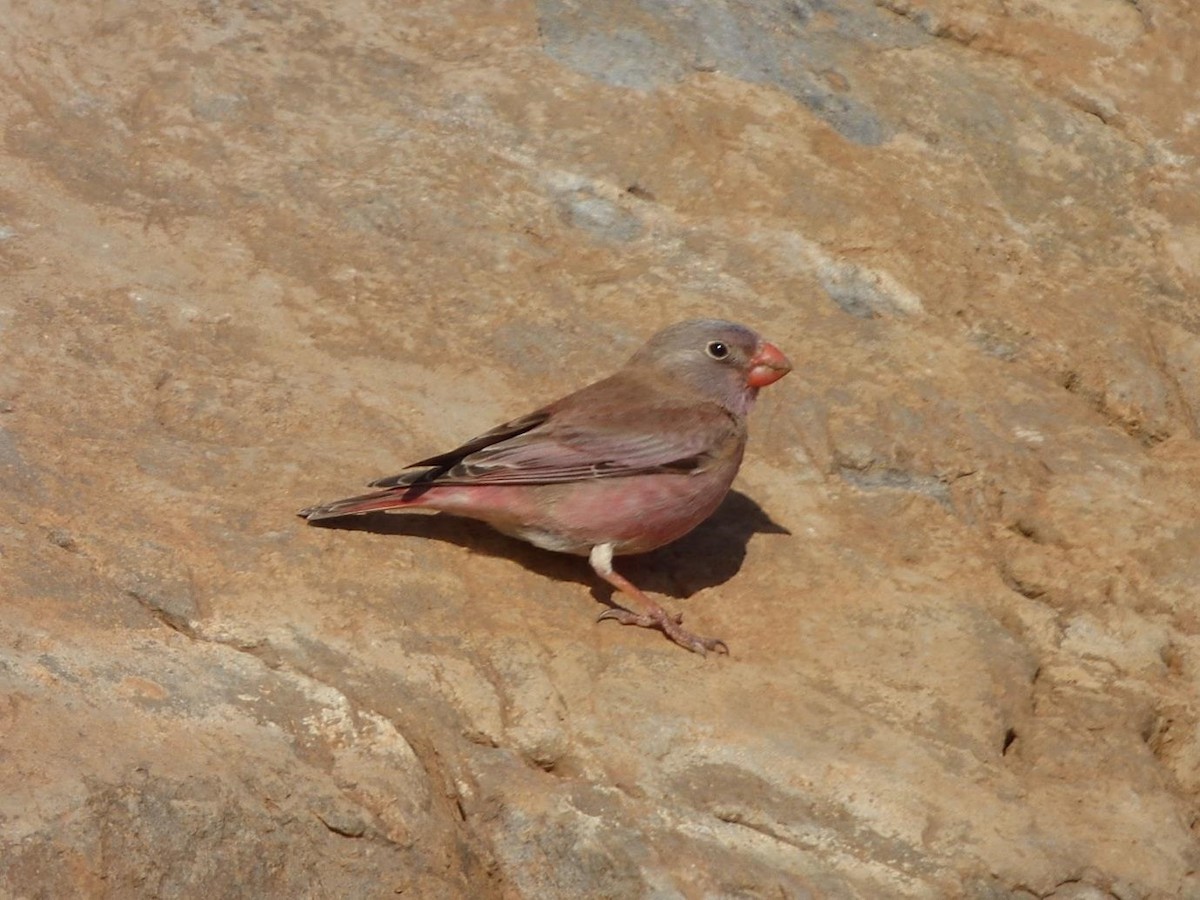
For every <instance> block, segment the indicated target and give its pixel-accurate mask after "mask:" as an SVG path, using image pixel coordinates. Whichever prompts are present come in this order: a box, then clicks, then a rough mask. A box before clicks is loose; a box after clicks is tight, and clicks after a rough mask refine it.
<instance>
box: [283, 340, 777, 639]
mask: <svg viewBox="0 0 1200 900" xmlns="http://www.w3.org/2000/svg"><path fill="white" fill-rule="evenodd" d="M791 369H792V364H791V362H790V361H789V360H788V358H787V357H786V356H785V355H784V354H783V352H782V351H780V350H779V348H778V347H776V346H775V345H774V344H772V343H770V342H769V341H767V340H765V339H763V338H762V337H760V336H759V335H758V334H757V333H755V332H754V331H752V330H751V329H749V328H747V327H746V326H744V325H739V324H736V323H733V322H727V321H724V320H721V319H691V320H688V321H684V322H678V323H676V324H673V325H670V326H669V327H667V328H664V329H663V330H661V331H659V332H658V333H657V334H655V335H653V336H652V337H651V338H650V339H649V340H648V341H647V342H646V343H645V345H643V346H642V347H641V348H640V349H639V350H638V351H637V352H635V353H634V354H633V356H632V357H630V358H629V360H628V361H627V362H626V363H625V365H624V366H623V367H622V368H620V369H618V370H617V371H616V372H615V373H614V374H612V375H610V376H609V377H607V378H604V379H602V380H600V381H596V382H593V383H592V384H589V385H587V386H586V387H583V388H581V389H580V390H577V391H575V392H574V393H571V394H568V395H566V396H565V397H562V398H561V399H559V400H556V401H554V402H553V403H550V404H548V405H546V406H542V407H540V408H539V409H536V410H534V411H533V412H531V413H528V414H527V415H523V416H520V417H519V418H516V419H512V420H510V421H508V422H505V423H503V424H501V425H497V426H496V427H495V428H492V429H491V430H490V431H485V432H484V433H482V434H480V435H479V436H477V437H474V438H471V439H470V440H469V441H467V442H466V443H464V444H462V445H460V446H458V447H455V448H454V449H453V450H450V451H447V452H445V453H439V454H436V455H434V456H430V457H427V458H425V459H422V460H419V461H418V462H415V463H412V464H411V465H409V466H408V467H406V468H405V470H404V471H403V472H401V473H400V474H399V475H393V476H391V477H388V478H380V479H378V480H376V481H372V482H370V484H369V485H368V487H373V488H376V489H377V490H375V491H373V492H371V493H367V494H360V495H358V496H354V497H347V498H345V499H343V500H336V501H334V502H332V503H326V504H322V505H319V506H310V507H307V508H305V509H302V510H300V511H299V513H298V515H300V516H301V517H303V518H305V519H307V520H308V522H310V523H311V522H318V521H321V520H325V519H331V518H336V517H340V516H351V515H361V514H363V513H370V512H377V511H382V510H407V509H427V510H438V511H440V512H444V513H449V514H452V515H456V516H464V517H467V518H471V519H477V520H481V521H483V522H486V523H488V524H489V525H491V526H492V527H493V528H495V529H497V530H499V531H500V532H502V533H504V534H507V535H510V536H513V537H516V538H520V539H522V540H524V541H527V542H529V543H531V544H533V545H535V546H537V547H541V548H543V549H546V550H552V551H556V552H559V553H569V554H576V555H582V556H587V558H588V561H589V562H590V563H591V567H592V569H593V570H594V572H595V573H596V575H598V576H599V577H600V578H601V579H603V580H604V581H606V582H607V583H608V584H609V585H611V586H612V587H613V588H614V589H616V590H617V591H619V592H621V593H623V594H625V595H627V596H628V597H630V598H632V599H633V600H635V601H636V602H637V604H638V605H639V606H640V607H641V611H640V612H634V611H632V610H629V609H626V608H624V607H621V606H617V605H616V604H615V603H613V605H612V608H610V609H608V610H606V611H605V612H604V613H603V614H602V615H601V616H600V620H604V619H613V620H616V621H617V622H619V623H621V624H623V625H637V626H642V627H645V628H653V629H657V630H659V631H661V632H662V633H663V634H664V635H666V637H668V638H669V639H670V640H672V641H674V642H675V643H676V644H679V645H680V646H682V647H685V648H687V649H688V650H691V651H693V652H696V653H699V654H701V655H704V654H705V652H706V651H713V652H717V653H725V654H727V653H728V652H729V648H728V646H727V645H726V644H725V642H724V641H722V640H720V639H718V638H708V637H701V636H700V635H697V634H694V633H692V632H690V631H688V630H687V629H685V628H684V627H683V617H682V615H679V614H671V613H669V612H667V611H666V610H665V609H664V608H663V607H662V606H661V605H659V604H658V603H657V602H656V601H654V600H653V599H652V598H651V597H649V596H647V595H646V594H645V593H644V592H642V591H641V590H639V589H638V588H637V587H636V586H635V585H634V584H633V583H632V582H630V581H629V580H628V579H627V578H625V577H624V576H623V575H621V574H620V573H619V572H617V571H616V569H615V568H614V567H613V558H614V557H616V556H624V555H631V554H638V553H646V552H648V551H650V550H655V549H657V548H659V547H662V546H664V545H665V544H669V543H671V542H672V541H675V540H677V539H679V538H681V537H683V536H684V535H685V534H687V533H688V532H690V531H691V530H692V529H693V528H695V527H696V526H697V525H699V524H700V523H701V522H703V521H704V520H705V519H707V518H708V517H709V516H710V515H712V513H713V512H715V511H716V509H717V507H718V506H719V505H720V504H721V501H722V500H723V499H724V498H725V495H726V494H727V493H728V491H729V488H730V486H731V484H732V483H733V479H734V476H735V475H736V474H737V471H738V468H739V467H740V466H741V462H742V455H743V452H744V450H745V447H746V438H747V425H746V419H747V415H748V414H749V412H750V410H751V408H752V407H753V406H754V402H755V399H756V398H757V396H758V392H759V389H760V388H763V387H766V386H767V385H769V384H773V383H774V382H776V381H778V380H779V379H780V378H782V377H783V376H784V375H786V374H787V373H788V372H790V371H791Z"/></svg>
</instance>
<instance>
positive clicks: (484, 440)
mask: <svg viewBox="0 0 1200 900" xmlns="http://www.w3.org/2000/svg"><path fill="white" fill-rule="evenodd" d="M549 418H550V412H549V410H546V409H539V410H537V411H536V412H531V413H530V414H529V415H527V416H521V418H519V419H513V420H512V421H510V422H505V423H504V424H503V425H497V426H496V427H495V428H493V429H492V430H491V431H485V432H484V433H483V434H481V435H478V436H477V437H473V438H471V440H469V441H467V442H466V443H465V444H463V445H462V446H460V447H455V448H454V449H453V450H449V451H447V452H446V453H439V454H438V455H437V456H431V457H429V458H428V459H423V460H421V461H420V462H415V463H412V464H411V465H409V466H406V468H408V469H421V468H433V469H435V470H436V471H434V472H401V473H400V474H399V475H391V476H389V477H387V478H379V479H377V480H375V481H372V482H371V483H370V484H369V485H367V486H368V487H377V488H390V487H401V486H406V485H411V484H415V483H418V482H424V481H432V480H433V479H434V478H436V477H437V476H438V475H440V474H441V473H443V472H445V471H447V470H448V469H451V468H453V467H454V466H456V465H457V464H458V463H459V462H460V461H461V460H462V459H463V457H465V456H470V455H471V454H472V453H475V452H476V451H479V450H482V449H484V448H485V447H490V446H491V445H492V444H496V443H499V442H500V441H506V440H508V439H510V438H514V437H518V436H519V435H522V434H524V433H525V432H527V431H531V430H533V429H534V428H537V427H538V426H539V425H541V424H543V423H544V422H545V421H546V420H547V419H549Z"/></svg>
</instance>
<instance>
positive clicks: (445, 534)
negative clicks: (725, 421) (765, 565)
mask: <svg viewBox="0 0 1200 900" xmlns="http://www.w3.org/2000/svg"><path fill="white" fill-rule="evenodd" d="M311 524H312V526H313V527H316V528H336V529H339V530H344V531H368V532H371V533H372V534H386V535H393V536H397V537H420V538H426V539H429V540H435V541H444V542H446V543H449V544H456V545H458V546H460V547H464V548H466V549H467V550H470V551H471V552H472V553H479V554H482V555H484V556H493V557H504V558H506V559H511V560H513V561H514V562H517V563H519V564H520V565H522V566H524V567H525V568H526V569H528V570H529V571H531V572H535V573H537V574H538V575H541V576H543V577H545V578H552V579H556V580H560V581H574V582H577V583H579V584H582V585H585V586H588V587H590V588H592V595H593V596H594V597H595V598H596V599H597V600H598V601H600V602H601V603H604V604H607V605H608V606H616V605H617V604H616V603H614V602H613V600H612V589H611V588H610V587H609V586H608V585H607V584H606V583H604V582H603V581H601V580H600V578H599V577H598V576H596V575H595V574H594V573H593V572H592V570H591V567H590V566H588V564H587V562H586V561H585V560H583V559H582V558H581V557H577V556H570V555H567V554H562V553H553V552H551V551H549V550H541V549H539V548H537V547H534V546H532V545H530V544H526V543H524V542H523V541H519V540H517V539H515V538H510V537H506V536H505V535H502V534H500V533H499V532H497V531H493V530H492V529H491V528H489V527H488V526H487V525H484V524H483V523H482V522H476V521H474V520H472V519H464V518H460V517H458V516H453V515H449V514H447V513H437V514H433V515H430V514H413V513H408V512H406V513H384V512H378V513H367V514H365V515H360V516H345V517H343V518H337V519H320V520H318V521H315V522H312V523H311ZM755 534H791V532H790V531H788V530H787V529H786V528H785V527H783V526H782V525H780V524H779V523H778V522H776V521H775V520H774V519H772V518H771V517H770V516H769V515H768V514H767V512H766V511H765V510H764V509H763V508H762V507H761V506H759V505H758V504H757V503H756V502H755V501H754V500H752V499H750V498H749V497H747V496H746V495H745V494H743V493H741V492H740V491H730V492H729V494H728V495H727V496H726V497H725V500H724V502H723V503H722V504H721V505H720V507H718V508H717V511H716V512H715V513H713V514H712V516H710V517H709V518H708V519H707V520H705V521H704V522H703V523H701V524H700V525H699V526H698V527H697V528H696V529H695V530H694V531H692V532H691V533H689V534H688V535H686V536H685V537H682V538H680V539H679V540H677V541H675V542H674V543H673V544H668V545H667V546H666V547H661V548H659V549H658V550H654V551H651V552H650V553H643V554H640V555H637V556H628V557H619V558H618V560H617V563H616V567H617V570H618V571H619V572H621V574H623V575H624V576H625V577H626V578H628V579H629V580H630V581H632V582H633V583H634V584H636V585H637V586H638V587H640V588H641V589H642V590H644V591H648V592H653V593H656V594H664V595H666V596H669V597H674V598H677V599H681V598H685V597H690V596H691V595H692V594H694V593H696V592H697V591H701V590H704V589H705V588H710V587H715V586H717V585H720V584H724V583H725V582H726V581H728V580H729V579H731V578H732V577H733V576H734V575H736V574H737V572H738V570H739V569H741V567H742V563H743V561H745V558H746V547H747V545H748V544H749V542H750V538H751V537H752V536H753V535H755Z"/></svg>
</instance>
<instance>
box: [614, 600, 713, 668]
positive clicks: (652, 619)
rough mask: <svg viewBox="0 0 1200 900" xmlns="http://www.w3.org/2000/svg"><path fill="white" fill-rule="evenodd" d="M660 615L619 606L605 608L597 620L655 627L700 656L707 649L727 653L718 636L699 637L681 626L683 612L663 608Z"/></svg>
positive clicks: (705, 652) (704, 653)
mask: <svg viewBox="0 0 1200 900" xmlns="http://www.w3.org/2000/svg"><path fill="white" fill-rule="evenodd" d="M660 613H661V614H660V615H655V614H653V613H646V614H642V615H638V614H637V613H634V612H630V611H629V610H627V609H622V608H621V607H619V606H617V607H613V608H612V609H606V610H605V611H604V612H602V613H600V616H599V618H597V619H596V621H597V622H603V621H604V620H605V619H613V620H615V621H617V622H620V623H621V624H622V625H638V626H641V627H642V628H657V629H658V630H659V631H661V632H662V633H663V634H665V635H666V636H667V637H669V638H670V639H671V640H673V641H674V642H675V643H677V644H678V645H679V646H681V647H686V648H687V649H688V650H691V651H692V652H693V653H699V654H700V655H701V656H704V655H706V654H707V652H708V651H710V650H711V651H712V652H714V653H721V654H724V655H726V656H728V655H729V647H728V646H727V645H726V644H725V642H724V641H722V640H720V639H719V638H706V637H700V636H699V635H697V634H692V633H691V632H690V631H688V630H686V629H685V628H683V627H682V625H683V613H674V614H672V613H668V612H666V611H665V610H661V611H660Z"/></svg>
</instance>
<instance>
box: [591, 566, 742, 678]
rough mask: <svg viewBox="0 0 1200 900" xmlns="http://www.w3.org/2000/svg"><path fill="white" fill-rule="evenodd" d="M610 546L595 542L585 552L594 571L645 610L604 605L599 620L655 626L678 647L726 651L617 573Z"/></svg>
mask: <svg viewBox="0 0 1200 900" xmlns="http://www.w3.org/2000/svg"><path fill="white" fill-rule="evenodd" d="M612 557H613V546H612V544H597V545H596V546H595V547H593V548H592V552H591V554H590V555H589V556H588V562H590V563H591V564H592V568H593V569H595V571H596V574H597V575H599V576H600V577H601V578H603V579H604V580H605V581H607V582H608V583H609V584H611V585H612V586H613V587H615V588H616V589H617V590H618V591H620V592H621V593H623V594H628V595H629V596H630V597H633V598H634V599H636V600H638V601H639V602H641V604H642V605H643V606H644V607H645V608H646V612H644V613H642V614H641V615H638V614H637V613H633V612H630V611H629V610H627V609H607V610H605V611H604V612H602V613H601V614H600V620H603V619H616V620H617V621H618V622H620V623H621V624H622V625H640V626H641V627H643V628H657V629H658V630H659V631H661V632H662V633H663V634H665V635H666V636H667V637H669V638H670V639H671V640H673V641H674V642H675V643H677V644H679V646H681V647H687V649H689V650H692V651H694V652H696V653H699V654H700V655H701V656H703V655H704V653H705V651H707V650H715V651H716V652H718V653H728V652H729V648H728V647H726V646H725V642H724V641H722V640H718V639H717V638H706V637H700V636H699V635H696V634H692V633H691V632H690V631H688V630H686V629H685V628H684V627H683V626H682V624H681V623H682V622H683V616H682V615H679V614H678V613H677V614H675V615H671V614H670V613H669V612H667V611H666V610H665V609H663V608H662V607H661V606H659V605H658V604H657V603H655V602H654V601H653V600H651V599H650V598H649V597H647V596H646V595H645V594H644V593H642V592H641V591H640V590H638V589H637V587H636V586H635V585H634V584H633V582H631V581H630V580H629V579H628V578H626V577H625V576H624V575H621V574H619V573H618V572H617V571H616V570H615V569H613V565H612Z"/></svg>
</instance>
